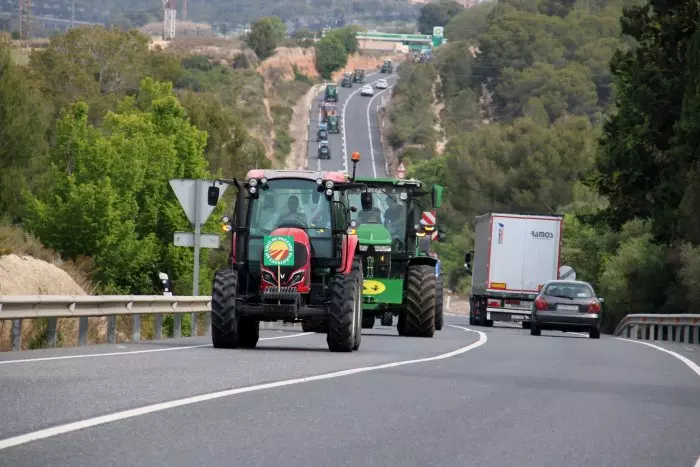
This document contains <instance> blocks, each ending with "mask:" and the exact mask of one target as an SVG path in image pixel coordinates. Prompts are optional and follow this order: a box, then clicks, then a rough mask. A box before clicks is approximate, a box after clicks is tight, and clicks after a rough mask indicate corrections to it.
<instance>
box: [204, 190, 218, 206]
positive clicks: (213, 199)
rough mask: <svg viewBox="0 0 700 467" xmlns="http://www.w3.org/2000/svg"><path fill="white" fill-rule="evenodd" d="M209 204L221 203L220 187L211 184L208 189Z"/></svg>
mask: <svg viewBox="0 0 700 467" xmlns="http://www.w3.org/2000/svg"><path fill="white" fill-rule="evenodd" d="M207 204H209V206H216V205H217V204H219V187H218V186H210V187H209V189H208V190H207Z"/></svg>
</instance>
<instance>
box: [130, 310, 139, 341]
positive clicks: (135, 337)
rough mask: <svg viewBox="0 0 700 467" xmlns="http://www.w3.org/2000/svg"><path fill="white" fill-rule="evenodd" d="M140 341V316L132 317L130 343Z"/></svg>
mask: <svg viewBox="0 0 700 467" xmlns="http://www.w3.org/2000/svg"><path fill="white" fill-rule="evenodd" d="M140 340H141V315H134V318H133V321H132V322H131V341H132V342H138V341H140Z"/></svg>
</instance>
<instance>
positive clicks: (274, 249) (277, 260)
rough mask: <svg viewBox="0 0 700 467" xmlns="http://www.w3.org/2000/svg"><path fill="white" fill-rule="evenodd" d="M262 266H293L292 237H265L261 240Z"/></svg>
mask: <svg viewBox="0 0 700 467" xmlns="http://www.w3.org/2000/svg"><path fill="white" fill-rule="evenodd" d="M263 265H265V266H293V265H294V237H292V236H291V235H266V236H265V237H264V238H263Z"/></svg>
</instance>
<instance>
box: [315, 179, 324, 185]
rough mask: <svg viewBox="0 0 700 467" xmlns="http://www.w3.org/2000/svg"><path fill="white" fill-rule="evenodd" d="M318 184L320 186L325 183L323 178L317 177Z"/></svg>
mask: <svg viewBox="0 0 700 467" xmlns="http://www.w3.org/2000/svg"><path fill="white" fill-rule="evenodd" d="M316 185H318V186H321V185H323V179H321V178H317V179H316Z"/></svg>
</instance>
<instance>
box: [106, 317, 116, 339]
mask: <svg viewBox="0 0 700 467" xmlns="http://www.w3.org/2000/svg"><path fill="white" fill-rule="evenodd" d="M107 342H108V343H110V344H116V343H117V317H116V316H114V315H112V316H108V317H107Z"/></svg>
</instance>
